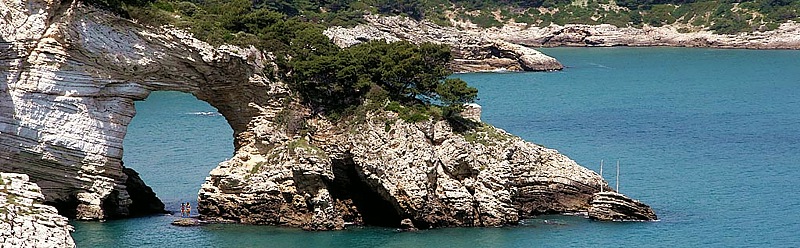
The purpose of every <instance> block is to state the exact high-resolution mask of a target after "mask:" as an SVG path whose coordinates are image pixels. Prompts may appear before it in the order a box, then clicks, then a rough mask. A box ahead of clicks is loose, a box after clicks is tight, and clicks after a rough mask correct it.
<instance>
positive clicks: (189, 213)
mask: <svg viewBox="0 0 800 248" xmlns="http://www.w3.org/2000/svg"><path fill="white" fill-rule="evenodd" d="M186 217H192V205H191V204H189V203H188V202H187V203H186Z"/></svg>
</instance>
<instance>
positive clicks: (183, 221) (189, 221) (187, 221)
mask: <svg viewBox="0 0 800 248" xmlns="http://www.w3.org/2000/svg"><path fill="white" fill-rule="evenodd" d="M171 224H172V225H173V226H200V225H204V224H206V223H205V222H204V221H201V220H198V219H195V218H180V219H176V220H173V221H172V223H171Z"/></svg>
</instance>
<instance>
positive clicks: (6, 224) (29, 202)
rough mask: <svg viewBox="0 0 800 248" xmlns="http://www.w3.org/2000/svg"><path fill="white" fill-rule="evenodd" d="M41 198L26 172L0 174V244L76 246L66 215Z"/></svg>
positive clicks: (4, 246)
mask: <svg viewBox="0 0 800 248" xmlns="http://www.w3.org/2000/svg"><path fill="white" fill-rule="evenodd" d="M43 200H44V195H42V193H41V189H40V188H39V186H37V185H36V184H34V183H31V182H28V176H27V175H24V174H15V173H0V247H3V248H6V247H8V248H11V247H75V242H74V241H73V240H72V236H70V233H71V232H72V231H73V228H72V226H70V225H69V223H68V222H67V218H66V217H63V216H61V215H58V212H57V211H56V208H54V207H51V206H47V205H43V204H42V201H43Z"/></svg>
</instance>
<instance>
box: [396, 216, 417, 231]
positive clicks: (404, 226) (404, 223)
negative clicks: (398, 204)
mask: <svg viewBox="0 0 800 248" xmlns="http://www.w3.org/2000/svg"><path fill="white" fill-rule="evenodd" d="M398 230H400V231H401V232H413V231H417V230H419V229H417V227H415V226H414V222H412V221H411V219H403V220H401V221H400V229H398Z"/></svg>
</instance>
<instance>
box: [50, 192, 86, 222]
mask: <svg viewBox="0 0 800 248" xmlns="http://www.w3.org/2000/svg"><path fill="white" fill-rule="evenodd" d="M45 204H47V205H50V206H53V207H55V208H56V210H57V211H58V214H59V215H61V216H65V217H67V218H70V219H74V218H75V216H76V215H78V195H77V193H73V194H70V195H69V196H68V197H66V198H64V199H57V200H54V201H46V202H45Z"/></svg>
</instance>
